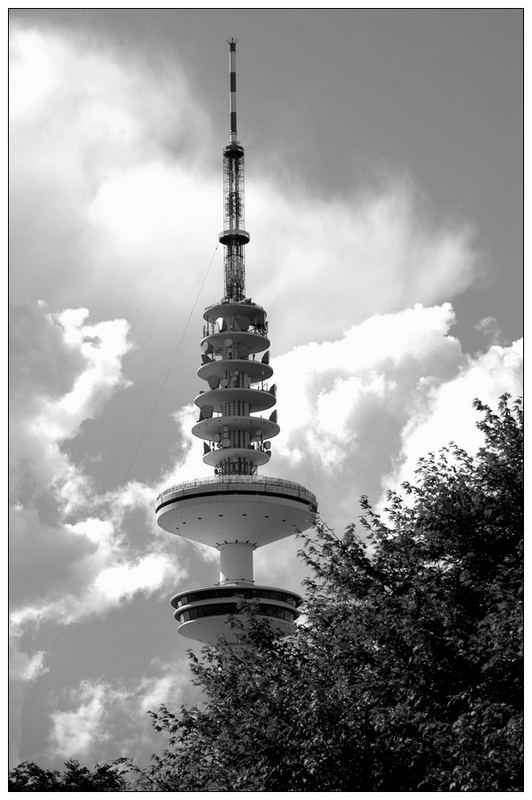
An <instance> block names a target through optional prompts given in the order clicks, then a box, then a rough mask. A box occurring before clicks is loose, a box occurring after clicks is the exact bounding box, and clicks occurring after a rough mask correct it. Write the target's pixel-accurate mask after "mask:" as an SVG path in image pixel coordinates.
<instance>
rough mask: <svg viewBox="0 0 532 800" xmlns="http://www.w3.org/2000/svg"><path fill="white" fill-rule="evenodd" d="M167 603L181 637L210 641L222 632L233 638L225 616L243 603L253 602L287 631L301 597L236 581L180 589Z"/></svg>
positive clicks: (212, 641) (282, 629)
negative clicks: (170, 607) (200, 587)
mask: <svg viewBox="0 0 532 800" xmlns="http://www.w3.org/2000/svg"><path fill="white" fill-rule="evenodd" d="M170 602H171V604H172V606H173V607H174V608H175V609H176V611H175V613H174V617H175V619H176V621H177V623H178V624H179V628H178V632H179V633H180V634H181V636H186V637H187V638H189V639H195V640H196V641H200V642H209V643H212V644H214V643H215V642H216V640H217V639H218V637H219V636H221V635H222V634H223V635H225V636H226V638H227V639H228V640H229V641H230V640H231V639H234V638H235V637H234V633H233V631H232V629H231V627H230V626H229V624H228V616H229V615H230V614H238V613H239V606H240V605H241V604H242V603H243V602H257V603H258V604H259V612H260V614H261V616H263V617H266V618H267V619H268V620H269V622H270V624H271V625H272V626H273V627H274V628H275V629H277V630H280V631H281V632H282V633H290V631H291V630H292V629H293V624H294V622H295V620H296V619H297V617H298V615H299V612H298V607H299V606H300V605H301V603H302V599H301V597H300V595H298V594H296V593H295V592H288V591H286V590H285V589H277V588H275V587H271V586H254V585H253V586H252V585H250V584H247V585H245V584H241V583H238V584H229V585H227V584H224V585H219V586H209V587H206V588H203V589H192V590H189V591H185V592H180V593H179V594H176V595H175V596H174V597H172V599H171V601H170Z"/></svg>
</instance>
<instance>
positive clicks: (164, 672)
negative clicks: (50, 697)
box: [49, 659, 190, 761]
mask: <svg viewBox="0 0 532 800" xmlns="http://www.w3.org/2000/svg"><path fill="white" fill-rule="evenodd" d="M150 667H151V675H150V677H146V676H141V677H140V678H138V679H137V680H130V681H122V680H115V681H105V680H99V681H90V680H82V681H81V682H80V683H79V685H78V687H77V688H75V689H69V690H67V691H65V692H63V693H62V696H61V697H59V698H58V702H59V703H60V704H62V705H67V706H69V707H68V708H67V709H59V710H57V711H54V712H52V714H51V715H50V721H51V730H50V736H49V753H50V755H51V756H52V757H54V756H56V757H57V756H59V757H60V758H83V759H84V760H87V759H92V760H97V759H102V760H105V761H109V760H111V759H112V758H116V757H118V756H120V755H127V756H130V757H133V758H134V759H135V757H138V756H139V755H142V756H144V757H145V752H146V745H150V746H152V747H153V748H154V749H155V747H157V746H160V744H161V741H160V740H159V738H158V737H157V735H156V734H154V732H153V729H152V727H151V721H150V718H149V717H148V714H147V712H148V711H157V710H158V708H159V706H160V705H161V704H162V703H168V705H169V707H170V708H177V707H178V706H179V704H180V703H181V702H182V700H183V691H184V689H185V688H187V689H190V687H189V686H188V682H189V678H188V670H187V668H186V664H185V661H183V660H177V661H176V660H173V661H172V662H169V663H162V662H160V661H159V660H157V659H155V660H154V661H152V663H151V665H150ZM143 748H144V749H143Z"/></svg>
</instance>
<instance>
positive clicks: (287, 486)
mask: <svg viewBox="0 0 532 800" xmlns="http://www.w3.org/2000/svg"><path fill="white" fill-rule="evenodd" d="M155 510H156V514H157V523H158V524H159V526H160V527H161V528H163V529H164V530H165V531H168V533H174V534H177V535H178V536H184V537H185V538H186V539H191V540H192V541H194V542H198V543H200V544H206V545H210V546H211V547H217V546H218V545H221V544H224V543H230V542H241V543H249V544H253V545H254V546H255V547H260V546H262V545H266V544H270V542H275V541H278V540H279V539H284V538H285V537H286V536H292V535H293V534H295V533H298V532H299V531H305V530H307V529H308V528H310V527H311V526H312V525H313V524H314V520H315V516H316V510H317V502H316V498H315V496H314V495H313V494H312V492H310V491H309V490H308V489H305V487H304V486H301V485H300V484H299V483H294V482H293V481H285V480H282V479H281V478H268V477H266V476H262V475H261V476H256V475H253V476H251V475H225V476H223V477H221V478H205V479H203V480H196V481H189V482H187V483H181V484H178V485H177V486H172V487H170V488H169V489H166V490H165V491H164V492H162V493H161V494H160V495H159V497H158V498H157V501H156V508H155Z"/></svg>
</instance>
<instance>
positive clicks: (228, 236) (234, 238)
mask: <svg viewBox="0 0 532 800" xmlns="http://www.w3.org/2000/svg"><path fill="white" fill-rule="evenodd" d="M249 238H250V237H249V233H248V232H247V231H244V230H242V228H228V230H225V231H222V232H221V233H219V234H218V241H219V242H220V243H221V244H231V242H237V243H238V244H247V243H248V242H249Z"/></svg>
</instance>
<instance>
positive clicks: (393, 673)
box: [140, 395, 523, 791]
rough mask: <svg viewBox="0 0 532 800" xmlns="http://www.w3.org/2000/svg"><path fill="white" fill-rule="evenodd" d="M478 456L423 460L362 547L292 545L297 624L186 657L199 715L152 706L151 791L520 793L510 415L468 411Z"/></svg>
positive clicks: (366, 515) (367, 527) (262, 625)
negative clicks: (201, 697) (296, 558)
mask: <svg viewBox="0 0 532 800" xmlns="http://www.w3.org/2000/svg"><path fill="white" fill-rule="evenodd" d="M474 406H475V408H476V409H477V410H478V411H480V412H483V414H484V418H483V420H482V421H481V422H479V423H478V427H479V428H480V430H481V431H482V433H483V435H484V445H483V447H482V448H481V449H480V450H479V452H478V453H477V455H476V457H472V456H470V455H469V454H467V453H466V452H465V451H464V450H461V449H460V448H459V447H457V446H456V445H455V444H451V445H449V447H447V448H444V449H443V450H441V451H440V452H439V453H436V454H434V453H431V454H429V455H428V456H427V457H426V458H424V459H422V460H421V461H420V462H419V466H418V469H417V474H416V480H415V482H414V483H406V484H404V485H403V487H402V492H390V493H389V494H388V506H387V508H386V510H385V512H384V513H383V514H378V513H377V512H376V511H375V510H374V509H373V508H372V507H371V505H370V503H369V501H368V499H367V498H362V508H363V515H362V517H361V526H362V529H363V534H364V535H362V536H361V535H360V534H359V533H358V531H357V529H356V526H355V525H350V526H349V527H348V528H347V530H346V532H345V535H344V536H343V537H337V536H335V534H334V532H333V531H331V530H329V529H328V528H327V527H326V526H325V525H324V524H323V523H319V524H318V525H317V528H316V531H315V533H313V534H311V535H307V536H303V537H302V540H303V547H302V551H301V557H302V558H303V559H304V561H305V563H306V564H307V565H308V566H309V568H310V569H311V571H312V576H311V577H310V578H309V579H308V580H307V586H306V588H307V601H306V605H305V609H304V610H305V622H304V625H302V626H300V627H299V628H298V630H297V631H296V632H295V633H294V634H293V635H292V636H288V637H284V638H283V637H281V636H279V635H276V634H275V633H273V632H272V631H271V629H270V628H269V626H268V624H267V623H266V622H265V621H264V620H262V619H261V618H260V617H259V616H258V614H257V610H256V609H253V608H249V607H248V609H247V611H245V612H243V613H242V614H241V615H239V616H238V617H236V618H235V620H234V622H233V624H234V626H235V627H236V628H237V629H238V635H239V638H240V641H241V644H242V646H240V647H231V646H229V645H227V643H225V644H224V643H223V642H221V643H220V644H219V645H218V646H217V647H206V648H204V649H203V651H202V656H201V657H200V658H199V659H198V658H196V657H195V656H194V655H192V654H191V666H192V671H193V674H194V676H195V681H196V682H197V683H198V684H199V685H200V686H201V687H202V688H203V690H204V694H205V704H204V705H203V706H202V707H201V708H199V707H193V708H190V709H186V708H182V709H181V711H180V712H179V713H173V712H170V711H169V710H168V709H167V708H166V707H164V706H163V707H161V709H160V711H159V713H158V714H153V721H154V725H155V728H156V729H157V730H161V731H163V732H164V733H165V735H166V736H167V738H168V747H167V749H166V750H165V751H164V752H163V753H162V755H160V756H154V757H153V760H152V764H151V766H150V768H149V769H148V770H145V771H143V773H142V776H141V779H140V786H141V787H142V788H148V789H150V788H151V789H155V790H158V791H172V790H179V791H186V790H188V791H200V790H207V791H229V790H234V791H286V790H291V791H379V790H380V791H423V790H424V791H518V790H520V789H521V787H522V777H521V774H522V760H521V752H522V551H523V530H522V512H523V414H522V404H521V401H516V402H514V403H513V405H510V404H509V397H508V395H503V396H502V397H501V399H500V403H499V410H498V413H494V412H493V411H491V409H490V408H489V407H487V406H485V405H483V404H482V403H480V402H479V401H478V400H476V401H475V403H474Z"/></svg>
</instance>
